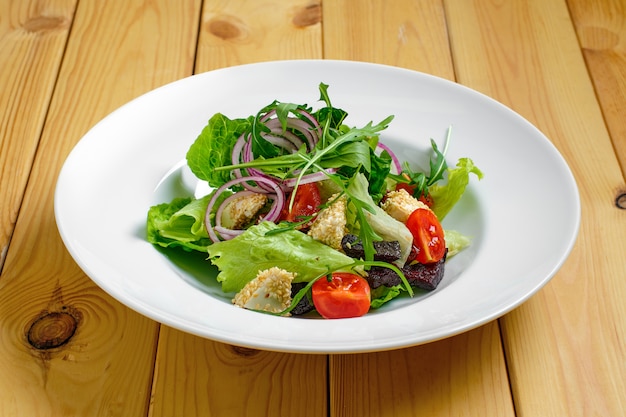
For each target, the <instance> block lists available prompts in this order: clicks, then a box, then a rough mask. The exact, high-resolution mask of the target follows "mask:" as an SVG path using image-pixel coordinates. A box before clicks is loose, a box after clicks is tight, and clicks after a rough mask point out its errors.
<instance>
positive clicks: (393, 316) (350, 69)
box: [55, 61, 580, 353]
mask: <svg viewBox="0 0 626 417" xmlns="http://www.w3.org/2000/svg"><path fill="white" fill-rule="evenodd" d="M320 82H324V83H326V84H329V85H330V88H329V94H330V98H331V100H332V103H333V105H334V106H336V107H341V108H343V109H345V110H346V111H348V113H349V118H348V120H347V122H348V123H349V124H351V125H361V124H364V123H367V122H369V121H370V120H372V121H374V122H378V121H380V120H382V119H383V118H384V117H386V116H387V115H390V114H393V115H395V119H394V120H393V122H392V123H391V125H390V127H389V128H388V129H387V130H386V131H384V132H383V134H382V140H383V141H384V142H385V143H387V144H389V145H390V146H391V147H392V148H393V149H394V150H395V151H396V152H397V153H398V154H399V155H401V156H402V157H403V158H405V159H407V160H409V161H412V162H419V161H423V160H424V158H425V156H426V155H427V151H428V149H429V146H430V145H429V139H430V138H431V137H432V138H434V139H435V140H436V141H438V142H439V143H440V144H441V143H442V141H443V138H444V135H445V133H446V130H447V129H448V127H449V126H451V125H452V126H453V133H452V141H451V145H450V148H449V153H448V161H449V163H451V164H452V165H453V164H454V163H456V160H457V159H458V158H459V157H466V156H467V157H471V158H472V159H473V160H474V162H475V163H476V165H477V166H478V167H479V168H480V169H481V170H482V171H483V172H484V174H485V177H484V179H483V180H482V181H480V182H479V181H477V180H476V179H475V178H472V181H471V184H470V187H469V189H468V191H467V192H466V194H465V196H464V197H463V199H462V200H461V202H460V203H459V204H458V206H457V207H455V209H454V210H453V211H452V212H451V213H450V214H449V216H448V217H446V219H445V221H444V227H445V228H448V229H456V230H459V231H461V232H463V233H465V234H467V235H471V236H473V245H472V246H471V247H470V248H469V249H467V250H466V251H464V252H462V253H461V254H459V255H458V256H456V257H454V258H452V259H450V260H449V262H448V264H447V269H446V274H445V277H444V279H443V281H442V282H441V284H440V285H439V288H438V289H437V290H435V291H433V292H431V293H428V294H424V295H420V296H418V297H416V298H414V299H408V298H407V299H400V300H395V301H393V302H391V303H389V304H388V305H387V306H386V307H384V308H382V309H380V310H378V311H375V312H374V313H370V314H367V315H366V316H364V317H360V318H354V319H342V320H321V319H320V320H316V319H302V318H281V317H273V316H268V315H264V314H259V313H254V312H251V311H246V310H243V309H239V308H236V307H234V306H232V305H231V304H230V303H229V300H228V299H225V298H224V297H223V296H221V295H220V291H219V286H218V285H217V284H216V283H215V281H214V280H213V279H212V278H211V275H212V272H211V271H212V270H211V268H209V266H208V265H206V263H205V262H203V261H202V259H198V258H197V257H196V259H195V260H194V261H192V262H190V261H185V260H181V258H180V257H178V256H176V255H174V256H167V255H166V253H165V252H161V251H159V250H157V249H155V247H153V246H152V245H151V244H149V243H147V242H146V240H145V219H146V212H147V210H148V208H149V207H150V206H151V205H154V204H157V203H161V202H165V201H169V200H171V199H172V198H173V197H175V196H179V195H185V194H188V193H189V190H188V189H187V188H185V186H184V185H185V184H186V182H185V181H184V175H183V171H182V168H181V167H182V165H183V164H184V162H183V161H184V158H185V154H186V152H187V149H188V148H189V146H190V145H191V143H192V142H193V141H194V140H195V138H196V137H197V135H198V134H199V132H200V131H201V130H202V128H203V127H204V125H205V124H206V122H207V120H208V119H209V117H210V116H211V115H213V114H214V113H216V112H221V113H223V114H225V115H227V116H229V117H231V118H234V117H247V116H248V115H250V114H253V113H256V111H257V110H258V109H260V108H261V107H262V106H265V105H266V104H269V103H270V102H272V101H273V100H274V99H278V100H280V101H284V102H295V103H307V104H309V105H311V106H313V107H314V108H318V107H319V105H320V104H319V103H318V101H317V100H318V98H319V93H318V89H317V88H318V84H319V83H320ZM55 214H56V220H57V224H58V228H59V230H60V233H61V236H62V238H63V241H64V243H65V245H66V246H67V248H68V250H69V252H70V253H71V255H72V256H73V257H74V259H75V260H76V262H77V263H78V264H79V265H80V267H81V268H82V269H83V270H84V271H85V273H86V274H87V275H88V276H89V277H90V278H91V279H93V280H94V281H95V282H96V283H97V284H98V285H99V286H100V287H102V288H103V289H104V290H105V291H107V292H108V293H109V294H111V295H112V296H113V297H115V298H116V299H117V300H119V301H121V302H122V303H124V304H125V305H127V306H129V307H130V308H132V309H134V310H136V311H138V312H140V313H142V314H144V315H146V316H148V317H150V318H152V319H154V320H157V321H159V322H161V323H164V324H167V325H169V326H171V327H174V328H177V329H180V330H183V331H186V332H190V333H193V334H196V335H199V336H203V337H206V338H210V339H214V340H218V341H221V342H225V343H230V344H234V345H240V346H247V347H253V348H259V349H268V350H276V351H287V352H312V353H340V352H365V351H378V350H387V349H394V348H400V347H406V346H412V345H418V344H421V343H425V342H429V341H433V340H436V339H441V338H444V337H448V336H451V335H454V334H458V333H461V332H464V331H466V330H469V329H472V328H475V327H477V326H479V325H481V324H484V323H486V322H488V321H490V320H493V319H495V318H497V317H499V316H501V315H503V314H505V313H506V312H508V311H510V310H511V309H513V308H515V307H516V306H518V305H519V304H520V303H522V302H523V301H525V300H526V299H528V298H529V297H530V296H531V295H533V294H534V293H535V292H536V291H538V290H539V289H540V288H541V287H542V286H543V285H545V284H546V283H547V282H548V281H549V279H550V278H551V277H552V276H553V275H554V274H555V272H556V271H557V270H558V269H559V267H560V266H561V265H562V264H563V262H564V261H565V259H566V257H567V256H568V254H569V253H570V251H571V249H572V246H573V245H574V242H575V239H576V236H577V233H578V228H579V222H580V203H579V195H578V189H577V187H576V183H575V181H574V178H573V176H572V174H571V172H570V170H569V168H568V166H567V164H566V162H565V161H564V160H563V158H562V157H561V155H560V154H559V152H558V151H557V150H556V149H555V147H554V146H553V145H552V144H551V143H550V141H549V140H548V139H547V138H546V137H545V136H544V135H543V134H542V133H541V132H539V131H538V130H537V129H536V128H535V127H533V126H532V125H531V124H530V123H529V122H527V121H526V120H524V119H523V118H522V117H520V116H519V115H517V114H516V113H514V112H513V111H511V110H510V109H508V108H506V107H504V106H503V105H501V104H499V103H497V102H496V101H494V100H492V99H490V98H488V97H486V96H484V95H482V94H480V93H477V92H475V91H473V90H470V89H468V88H465V87H463V86H460V85H458V84H455V83H452V82H449V81H446V80H443V79H440V78H436V77H433V76H430V75H425V74H422V73H418V72H414V71H409V70H404V69H399V68H394V67H388V66H382V65H373V64H366V63H358V62H345V61H282V62H268V63H261V64H253V65H244V66H238V67H231V68H225V69H222V70H217V71H211V72H207V73H204V74H199V75H195V76H192V77H189V78H186V79H182V80H180V81H177V82H174V83H171V84H169V85H166V86H163V87H161V88H158V89H156V90H154V91H152V92H150V93H148V94H145V95H143V96H141V97H139V98H137V99H135V100H133V101H131V102H130V103H128V104H126V105H125V106H123V107H121V108H120V109H118V110H117V111H115V112H113V113H112V114H111V115H109V116H108V117H106V118H105V119H103V120H102V121H101V122H100V123H98V124H97V125H96V126H95V127H94V128H93V129H91V130H90V131H89V132H88V133H87V134H86V135H85V136H84V137H83V138H82V140H81V141H80V142H79V143H78V144H77V145H76V147H75V148H74V150H73V151H72V152H71V154H70V155H69V157H68V158H67V161H66V162H65V165H64V167H63V169H62V171H61V173H60V176H59V179H58V183H57V188H56V194H55Z"/></svg>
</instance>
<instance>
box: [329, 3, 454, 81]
mask: <svg viewBox="0 0 626 417" xmlns="http://www.w3.org/2000/svg"><path fill="white" fill-rule="evenodd" d="M324 35H325V39H328V40H329V41H328V42H326V43H325V44H324V58H326V59H348V60H355V61H366V62H375V63H380V64H386V65H394V66H398V67H402V68H409V69H414V70H416V71H422V72H426V73H431V74H435V75H437V76H439V77H442V78H446V79H449V80H453V79H454V68H453V67H452V60H451V56H450V48H449V45H448V35H447V31H446V22H445V15H444V10H443V4H442V0H420V1H396V2H394V3H393V7H390V3H389V2H384V1H375V0H368V1H366V2H363V1H358V0H340V1H333V2H326V3H325V4H324Z"/></svg>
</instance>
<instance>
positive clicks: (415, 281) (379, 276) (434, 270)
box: [367, 256, 446, 291]
mask: <svg viewBox="0 0 626 417" xmlns="http://www.w3.org/2000/svg"><path fill="white" fill-rule="evenodd" d="M445 261H446V257H445V256H444V257H443V258H441V260H439V261H438V262H435V263H432V264H420V263H415V264H412V265H411V264H407V265H405V266H404V267H403V268H402V273H403V274H404V276H405V277H406V279H407V280H408V281H409V284H411V286H412V287H418V288H422V289H424V290H428V291H432V290H434V289H435V288H437V285H439V283H440V282H441V279H442V278H443V273H444V269H445ZM367 281H368V282H369V284H370V287H372V288H378V287H380V286H381V285H385V286H387V287H393V286H395V285H400V284H402V281H401V280H400V276H399V275H398V274H396V273H395V272H394V271H392V270H391V269H389V268H383V267H378V266H375V267H372V268H371V269H370V270H369V271H368V277H367Z"/></svg>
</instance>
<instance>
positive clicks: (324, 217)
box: [307, 194, 348, 250]
mask: <svg viewBox="0 0 626 417" xmlns="http://www.w3.org/2000/svg"><path fill="white" fill-rule="evenodd" d="M338 196H339V194H334V195H333V196H331V197H330V199H329V201H333V200H334V202H333V203H332V204H331V205H330V206H328V207H326V208H325V209H323V210H322V211H320V212H319V214H318V215H317V216H316V217H315V220H314V221H313V223H312V224H311V228H310V229H309V231H308V233H307V234H308V235H309V236H311V237H312V238H313V239H315V240H318V241H320V242H322V243H325V244H326V245H328V246H330V247H331V248H333V249H337V250H341V239H342V238H343V237H344V235H345V234H346V233H348V229H347V227H346V222H347V219H346V207H347V199H346V197H345V196H341V197H339V198H337V197H338Z"/></svg>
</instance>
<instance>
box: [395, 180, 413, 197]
mask: <svg viewBox="0 0 626 417" xmlns="http://www.w3.org/2000/svg"><path fill="white" fill-rule="evenodd" d="M400 190H406V192H407V193H409V194H410V195H413V193H414V192H415V187H413V186H412V185H409V184H407V183H406V182H399V183H397V184H396V191H400Z"/></svg>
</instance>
